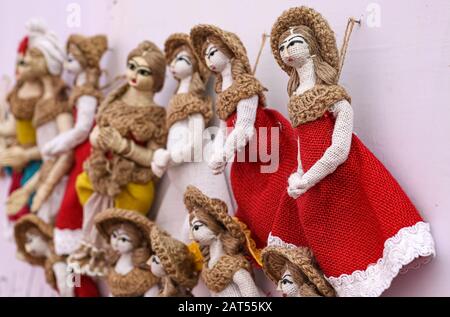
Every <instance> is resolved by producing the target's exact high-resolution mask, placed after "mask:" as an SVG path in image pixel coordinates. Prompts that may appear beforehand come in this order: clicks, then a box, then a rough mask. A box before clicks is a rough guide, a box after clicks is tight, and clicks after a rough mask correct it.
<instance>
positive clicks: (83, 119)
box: [42, 96, 98, 156]
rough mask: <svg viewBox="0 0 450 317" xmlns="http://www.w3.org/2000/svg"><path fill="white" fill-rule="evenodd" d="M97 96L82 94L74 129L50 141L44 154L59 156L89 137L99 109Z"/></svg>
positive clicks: (45, 147)
mask: <svg viewBox="0 0 450 317" xmlns="http://www.w3.org/2000/svg"><path fill="white" fill-rule="evenodd" d="M97 104H98V102H97V98H94V97H92V96H82V97H80V98H79V99H78V102H77V120H76V123H75V126H74V127H73V129H70V130H68V131H67V132H64V133H61V134H60V135H58V136H57V137H56V138H54V139H53V140H51V141H50V142H48V143H47V144H46V145H45V146H44V149H43V151H42V152H43V154H44V155H47V156H57V155H60V154H62V153H64V152H67V151H70V150H72V149H74V148H75V147H76V146H78V145H79V144H81V143H83V142H84V141H86V140H87V138H88V137H89V133H90V131H91V129H92V126H93V125H94V121H95V112H96V110H97Z"/></svg>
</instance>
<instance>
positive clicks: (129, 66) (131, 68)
mask: <svg viewBox="0 0 450 317" xmlns="http://www.w3.org/2000/svg"><path fill="white" fill-rule="evenodd" d="M128 69H129V70H131V71H134V70H136V65H134V64H133V63H129V64H128Z"/></svg>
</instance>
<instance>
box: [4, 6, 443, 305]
mask: <svg viewBox="0 0 450 317" xmlns="http://www.w3.org/2000/svg"><path fill="white" fill-rule="evenodd" d="M70 2H71V1H66V0H63V1H52V0H37V1H27V0H15V1H0V36H1V38H2V49H1V50H0V73H9V74H12V71H13V60H14V56H15V47H16V45H17V42H18V40H19V38H20V37H21V36H22V35H23V32H24V28H23V24H24V22H25V21H26V20H27V19H28V18H29V17H31V16H34V15H38V16H44V17H46V18H47V20H48V22H49V24H50V25H51V26H52V27H53V28H55V30H56V31H57V32H58V33H59V34H60V35H61V37H66V36H67V35H68V34H69V33H73V32H82V33H88V34H93V33H99V32H107V34H108V35H109V37H110V42H111V47H112V49H113V51H112V52H111V53H110V56H108V58H107V60H106V62H105V67H107V68H108V71H109V72H110V73H111V76H113V75H116V74H119V73H120V72H122V71H123V70H124V65H125V58H126V55H127V53H128V52H129V50H130V49H132V48H133V47H134V46H135V45H136V44H137V43H138V42H139V41H141V40H144V39H149V40H152V41H154V42H155V43H157V44H158V45H160V46H162V44H163V43H164V41H165V39H166V38H167V37H168V36H169V35H170V34H171V33H173V32H188V31H189V30H190V28H191V27H192V26H193V25H195V24H197V23H212V24H216V25H218V26H220V27H222V28H224V29H227V30H230V31H234V32H236V33H237V34H238V35H239V36H240V37H241V39H242V41H243V42H244V44H245V45H246V46H247V49H248V53H249V56H250V59H251V61H252V62H253V61H254V60H255V58H256V55H257V52H258V49H259V46H260V43H261V35H262V33H263V32H266V33H269V32H270V29H271V26H272V24H273V23H274V22H275V20H276V18H277V17H278V16H279V15H280V14H281V12H282V11H283V10H285V9H287V8H289V7H292V6H297V5H301V4H305V5H310V6H313V7H314V8H316V9H317V10H318V11H320V12H322V13H323V14H324V15H325V16H326V17H327V18H328V19H329V22H330V24H331V25H332V27H333V28H334V29H335V31H336V33H337V37H338V43H341V41H342V36H343V33H344V30H345V26H346V23H347V18H348V17H350V16H355V17H359V16H361V15H364V19H363V22H364V23H363V26H362V27H361V28H359V29H355V31H354V35H353V37H352V42H351V45H350V50H349V53H348V57H347V62H346V66H345V69H344V73H343V77H342V84H343V85H344V86H345V87H346V88H347V89H348V91H349V93H350V94H351V95H352V97H353V106H354V109H355V116H356V132H357V133H358V135H359V136H360V138H361V139H362V140H363V141H364V142H365V144H366V145H367V146H368V147H369V148H370V149H371V150H372V151H373V152H374V153H375V154H376V155H377V156H378V157H379V158H380V159H381V160H382V161H383V163H384V164H385V165H386V166H387V167H388V169H389V170H390V171H391V172H392V173H393V175H394V176H395V177H396V178H397V179H398V181H399V182H400V184H402V186H403V187H404V189H405V191H406V192H407V193H408V194H409V196H410V197H411V198H412V200H413V201H414V203H415V204H416V205H417V207H418V208H419V209H420V210H421V211H422V213H423V216H424V217H425V218H426V219H427V220H428V221H430V222H431V224H432V229H433V233H434V236H435V239H436V242H437V252H438V256H437V258H436V259H435V261H433V262H432V263H431V264H429V265H427V266H425V267H423V268H422V269H421V270H418V271H412V272H409V273H408V274H407V275H405V276H401V277H399V278H398V279H397V280H396V281H395V282H394V284H393V286H392V288H391V289H390V290H389V291H388V292H387V293H386V295H391V296H393V295H398V296H443V295H447V296H450V273H449V269H448V268H449V267H450V233H449V232H450V213H449V211H450V195H449V193H450V164H449V162H450V146H449V145H448V136H449V135H450V125H449V124H448V120H449V118H450V107H449V106H450V104H449V100H450V89H449V88H450V16H449V14H448V13H449V12H450V2H449V1H446V0H435V1H431V0H409V1H407V0H399V1H388V0H379V1H368V0H363V1H361V0H343V1H325V0H316V1H306V0H304V1H290V0H277V1H275V0H273V1H268V0H265V1H261V0H228V1H221V2H219V1H211V0H190V1H181V0H165V1H145V0H97V1H87V0H85V1H80V0H78V1H76V3H78V4H80V5H81V10H82V11H81V14H82V21H81V22H82V23H81V28H79V29H70V28H68V27H67V23H66V18H67V13H66V10H65V9H66V5H67V4H68V3H70ZM374 4H375V6H376V7H378V8H379V9H380V12H379V13H380V17H381V20H380V25H379V27H369V26H368V24H367V22H368V21H369V22H370V21H373V20H371V18H373V12H372V13H370V12H367V11H366V10H367V9H368V8H370V7H371V6H373V5H374ZM12 12H13V13H12ZM369 24H370V23H369ZM372 26H373V25H372ZM257 76H258V77H259V78H260V79H261V81H262V82H263V83H264V84H265V85H266V86H267V88H269V90H270V91H269V93H268V100H269V104H270V106H272V107H274V108H277V109H278V110H280V111H281V112H283V113H284V114H286V104H287V94H286V84H287V77H286V75H285V74H284V73H283V72H282V71H281V70H280V69H279V67H278V66H277V65H276V63H275V61H274V59H273V57H272V55H271V52H270V49H269V46H268V45H267V46H266V48H265V50H264V52H263V56H262V59H261V62H260V65H259V69H258V73H257ZM173 88H174V82H173V80H172V79H170V78H169V79H168V81H167V85H166V87H165V89H164V91H163V92H162V93H161V94H160V95H159V96H158V101H159V102H161V103H162V104H166V103H167V101H168V98H169V96H170V94H171V93H172V92H173ZM380 186H382V184H380ZM3 245H4V244H2V243H0V254H3V248H4V246H3ZM4 258H6V256H2V260H0V275H1V270H2V267H3V268H4V267H5V265H4V263H5V260H4ZM7 263H8V265H12V264H11V263H10V262H7Z"/></svg>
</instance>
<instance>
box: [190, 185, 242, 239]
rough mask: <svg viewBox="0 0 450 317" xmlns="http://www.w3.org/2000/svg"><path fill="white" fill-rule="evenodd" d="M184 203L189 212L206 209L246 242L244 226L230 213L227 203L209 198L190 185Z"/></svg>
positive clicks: (234, 235) (237, 237)
mask: <svg viewBox="0 0 450 317" xmlns="http://www.w3.org/2000/svg"><path fill="white" fill-rule="evenodd" d="M184 204H185V205H186V208H187V209H188V211H189V213H193V212H195V210H197V209H201V210H203V211H206V212H207V213H208V214H209V215H210V216H212V217H213V218H214V219H216V220H217V221H218V222H219V223H221V224H222V225H223V226H224V227H225V229H226V230H227V231H229V232H230V234H231V235H232V236H233V237H235V238H236V239H239V240H240V241H242V243H244V242H245V241H246V240H245V234H244V231H243V230H242V227H241V225H240V224H239V223H237V222H236V221H235V220H234V219H233V218H232V217H231V216H230V215H229V214H228V207H227V204H226V203H225V202H223V201H221V200H220V199H215V198H209V197H208V196H206V195H205V194H203V193H202V192H201V191H200V190H199V189H198V188H196V187H194V186H188V188H187V190H186V192H185V194H184Z"/></svg>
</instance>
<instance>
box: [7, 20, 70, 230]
mask: <svg viewBox="0 0 450 317" xmlns="http://www.w3.org/2000/svg"><path fill="white" fill-rule="evenodd" d="M28 29H29V35H28V40H27V43H26V49H25V57H24V59H23V65H21V66H20V67H21V69H20V71H19V72H20V73H21V78H22V79H23V80H24V81H25V80H28V81H30V83H29V84H28V85H26V83H27V82H26V81H25V82H24V84H23V85H22V86H19V87H18V89H17V90H16V91H15V92H13V95H11V99H12V100H13V99H18V100H20V98H21V96H22V95H27V94H28V96H32V97H28V98H31V99H28V100H27V101H30V100H33V102H34V111H29V112H30V113H31V114H32V116H31V123H32V126H33V128H34V129H35V132H36V144H37V148H36V149H37V150H38V151H42V149H43V148H44V146H45V145H46V144H47V143H48V142H49V141H51V140H52V139H53V138H55V137H56V136H57V135H58V134H60V133H62V132H65V131H67V130H68V129H70V128H71V127H72V124H73V118H72V114H71V113H70V109H69V107H68V105H67V95H66V89H67V87H66V85H65V83H64V82H63V81H62V79H61V78H60V76H61V73H62V65H63V62H64V56H65V54H64V52H63V50H62V49H61V48H60V46H59V41H58V39H57V38H56V36H55V34H54V33H52V32H50V31H49V30H47V28H46V26H45V25H44V23H43V22H42V21H38V20H33V21H31V22H30V23H29V25H28ZM33 98H35V99H33ZM14 103H15V101H14V100H13V101H12V104H14ZM18 104H21V102H19V103H18ZM22 106H23V104H22ZM24 108H25V109H28V110H30V108H31V105H26V107H24ZM19 112H20V111H19ZM28 116H29V113H27V117H26V118H25V119H29V117H28ZM27 122H28V121H27ZM16 156H18V161H21V160H22V158H20V159H19V156H20V155H19V154H17V155H16ZM14 157H15V156H14V155H10V157H9V158H10V159H11V158H14ZM43 159H44V162H43V165H42V167H41V168H40V170H39V173H38V174H35V175H34V176H33V177H32V178H31V179H29V180H28V182H27V183H26V184H25V185H24V186H23V187H21V188H20V189H19V190H17V191H15V192H14V193H13V194H12V195H11V197H10V199H9V206H8V209H9V212H10V213H11V214H12V215H14V214H16V213H17V212H20V211H21V209H22V207H23V206H25V205H26V203H27V202H28V201H29V200H30V198H31V196H32V194H33V192H34V191H36V194H35V195H34V197H33V201H32V205H31V211H32V212H37V213H38V215H39V216H40V217H42V219H43V220H44V221H46V222H50V223H52V222H53V221H54V217H55V216H56V212H57V211H58V209H59V206H60V204H61V200H62V198H63V195H64V191H65V188H66V184H67V177H65V176H66V174H67V173H68V171H69V169H70V167H71V165H72V160H73V153H71V152H69V153H65V154H62V155H60V156H59V157H57V158H48V157H44V158H43ZM0 161H1V160H0Z"/></svg>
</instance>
